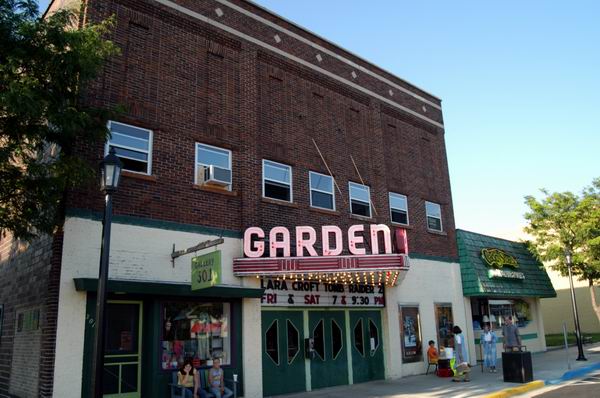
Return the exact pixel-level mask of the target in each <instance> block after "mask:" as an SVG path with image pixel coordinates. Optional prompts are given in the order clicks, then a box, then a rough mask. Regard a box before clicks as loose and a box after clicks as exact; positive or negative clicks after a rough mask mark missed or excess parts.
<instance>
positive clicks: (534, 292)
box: [456, 229, 556, 297]
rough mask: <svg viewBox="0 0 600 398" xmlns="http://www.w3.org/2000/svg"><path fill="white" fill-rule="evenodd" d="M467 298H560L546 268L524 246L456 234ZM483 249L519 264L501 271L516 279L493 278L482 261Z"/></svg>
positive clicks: (473, 235)
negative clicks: (502, 254) (515, 276)
mask: <svg viewBox="0 0 600 398" xmlns="http://www.w3.org/2000/svg"><path fill="white" fill-rule="evenodd" d="M456 240H457V244H458V254H459V258H460V260H459V261H460V272H461V276H462V285H463V294H464V295H465V296H485V297H556V292H555V291H554V287H552V282H550V278H549V277H548V274H547V273H546V270H545V269H544V266H543V265H542V264H541V263H540V262H539V261H537V260H536V259H535V257H533V255H532V254H531V253H530V252H529V250H527V247H526V246H525V244H523V243H519V242H513V241H509V240H505V239H500V238H495V237H492V236H487V235H482V234H478V233H475V232H469V231H463V230H460V229H459V230H456ZM483 249H499V250H500V251H502V252H504V253H506V254H507V255H509V256H511V257H514V258H515V259H516V260H517V264H518V266H517V268H514V269H513V268H508V267H504V268H501V270H502V272H503V273H504V274H506V275H511V273H512V274H513V275H514V274H518V275H519V276H520V277H522V279H519V278H514V277H490V270H494V268H493V267H490V266H489V265H488V264H486V263H485V262H484V260H483V258H482V255H481V253H482V252H481V251H482V250H483Z"/></svg>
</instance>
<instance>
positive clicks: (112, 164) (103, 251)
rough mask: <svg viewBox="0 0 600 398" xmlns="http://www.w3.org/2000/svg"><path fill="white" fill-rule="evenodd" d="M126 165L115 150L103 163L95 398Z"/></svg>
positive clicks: (99, 390)
mask: <svg viewBox="0 0 600 398" xmlns="http://www.w3.org/2000/svg"><path fill="white" fill-rule="evenodd" d="M122 166H123V164H122V163H121V160H120V159H119V158H118V157H117V155H116V153H115V149H114V148H111V149H110V152H109V153H108V155H106V157H105V158H104V160H103V161H102V162H101V163H100V174H101V181H100V189H101V190H102V192H104V195H105V197H104V200H105V203H104V219H103V221H102V246H101V247H100V275H99V277H98V294H97V296H96V333H95V336H94V356H93V358H92V360H93V361H94V362H93V363H92V389H93V392H94V398H101V397H102V387H103V383H102V376H103V372H104V335H105V331H106V322H105V320H104V310H105V308H106V285H107V283H108V257H109V254H110V227H111V223H112V194H113V193H115V192H116V190H117V187H118V186H119V179H120V177H121V168H122Z"/></svg>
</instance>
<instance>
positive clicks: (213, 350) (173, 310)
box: [161, 302, 231, 369]
mask: <svg viewBox="0 0 600 398" xmlns="http://www.w3.org/2000/svg"><path fill="white" fill-rule="evenodd" d="M230 320H231V309H230V304H229V303H194V302H168V303H164V304H163V331H162V356H161V362H162V369H177V368H179V367H180V366H181V365H182V364H183V361H184V360H185V358H192V360H193V363H194V366H195V367H201V366H211V364H212V360H213V359H215V358H219V359H220V360H221V364H223V365H229V364H230V363H231V337H230V330H229V327H230Z"/></svg>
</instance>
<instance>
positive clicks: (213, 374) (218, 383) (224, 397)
mask: <svg viewBox="0 0 600 398" xmlns="http://www.w3.org/2000/svg"><path fill="white" fill-rule="evenodd" d="M208 384H209V386H210V392H211V393H212V394H213V395H214V396H215V398H229V397H231V396H232V395H233V392H232V391H231V390H230V389H229V388H227V387H225V380H224V378H223V369H221V360H219V358H215V359H213V367H212V368H210V369H209V370H208Z"/></svg>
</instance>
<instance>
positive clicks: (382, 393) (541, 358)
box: [282, 343, 600, 398]
mask: <svg viewBox="0 0 600 398" xmlns="http://www.w3.org/2000/svg"><path fill="white" fill-rule="evenodd" d="M584 350H585V355H586V357H587V359H588V360H587V362H583V361H582V362H576V361H575V358H576V357H577V347H571V348H570V349H569V359H570V361H571V369H576V368H579V367H582V366H587V365H590V364H592V363H594V362H600V343H598V344H594V345H587V346H585V347H584ZM532 359H533V379H534V380H551V379H558V378H559V377H561V376H562V375H563V374H564V373H565V372H566V371H567V370H568V369H567V363H566V354H565V350H564V349H553V350H551V351H547V352H543V353H537V354H533V355H532ZM497 367H498V369H499V372H498V373H482V372H481V367H480V366H477V367H474V368H472V369H471V382H470V383H453V382H452V381H451V379H450V378H441V377H436V376H435V375H431V374H429V375H427V376H425V375H420V376H409V377H404V378H401V379H398V380H385V381H384V380H382V381H373V382H369V383H362V384H355V385H352V386H340V387H331V388H325V389H321V390H317V391H313V392H303V393H298V394H288V395H284V396H282V397H285V398H300V397H307V398H323V397H329V398H349V397H361V398H364V397H373V398H375V397H377V398H383V397H445V398H447V397H453V398H454V397H456V398H462V397H480V396H483V395H486V394H489V393H491V392H495V391H498V390H502V389H504V388H508V387H516V386H520V385H521V384H516V383H505V382H504V381H503V380H502V372H501V370H502V361H501V360H498V364H497Z"/></svg>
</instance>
